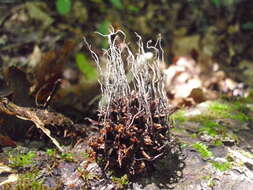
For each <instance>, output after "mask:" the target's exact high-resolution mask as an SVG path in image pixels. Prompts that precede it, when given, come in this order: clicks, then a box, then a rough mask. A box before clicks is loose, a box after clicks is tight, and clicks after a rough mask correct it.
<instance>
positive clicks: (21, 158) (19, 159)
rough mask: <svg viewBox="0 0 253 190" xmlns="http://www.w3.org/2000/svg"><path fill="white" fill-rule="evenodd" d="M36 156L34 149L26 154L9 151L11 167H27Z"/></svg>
mask: <svg viewBox="0 0 253 190" xmlns="http://www.w3.org/2000/svg"><path fill="white" fill-rule="evenodd" d="M35 157H36V153H35V152H34V151H29V152H28V153H26V154H22V153H16V152H9V163H10V166H11V167H25V166H28V165H30V164H32V162H33V159H34V158H35Z"/></svg>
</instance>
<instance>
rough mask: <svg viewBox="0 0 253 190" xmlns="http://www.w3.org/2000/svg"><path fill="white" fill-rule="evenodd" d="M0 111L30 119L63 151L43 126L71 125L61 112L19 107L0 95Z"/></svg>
mask: <svg viewBox="0 0 253 190" xmlns="http://www.w3.org/2000/svg"><path fill="white" fill-rule="evenodd" d="M0 111H1V112H4V113H5V114H8V115H13V116H16V117H17V118H20V119H23V120H29V121H32V122H33V123H34V124H35V126H36V127H37V128H39V129H41V130H42V131H43V133H45V134H46V135H47V136H48V137H49V138H50V139H51V140H52V142H53V143H54V144H55V146H56V147H57V148H58V149H59V150H60V151H61V152H63V148H62V147H61V146H60V144H59V142H58V141H57V140H56V139H55V138H53V137H52V136H51V132H50V130H49V129H48V128H46V127H45V126H47V125H53V126H69V127H72V126H73V122H72V121H71V120H70V119H69V118H66V117H65V116H63V115H62V114H59V113H56V112H52V111H48V110H47V109H37V108H28V107H21V106H18V105H16V104H14V103H13V102H10V101H9V100H8V99H7V98H2V97H0Z"/></svg>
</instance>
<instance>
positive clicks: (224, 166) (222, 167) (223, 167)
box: [211, 161, 232, 172]
mask: <svg viewBox="0 0 253 190" xmlns="http://www.w3.org/2000/svg"><path fill="white" fill-rule="evenodd" d="M211 164H212V166H213V167H215V168H216V169H217V170H219V171H221V172H224V171H227V170H229V169H231V167H232V166H231V163H230V162H217V161H211Z"/></svg>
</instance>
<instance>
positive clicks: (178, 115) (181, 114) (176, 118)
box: [170, 110, 187, 123]
mask: <svg viewBox="0 0 253 190" xmlns="http://www.w3.org/2000/svg"><path fill="white" fill-rule="evenodd" d="M185 113H186V111H185V110H178V111H177V112H175V113H174V114H172V115H171V116H170V119H171V120H172V121H173V122H179V123H183V122H185V121H186V120H187V117H185Z"/></svg>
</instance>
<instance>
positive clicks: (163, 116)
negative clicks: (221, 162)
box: [85, 30, 174, 176]
mask: <svg viewBox="0 0 253 190" xmlns="http://www.w3.org/2000/svg"><path fill="white" fill-rule="evenodd" d="M103 36H104V37H106V38H107V39H108V43H109V48H108V49H107V50H104V57H106V59H107V60H106V63H105V65H103V67H102V66H101V65H100V62H99V58H98V56H97V55H96V54H95V53H94V52H93V51H92V50H91V47H90V45H89V44H88V43H87V42H86V40H85V42H86V44H87V45H88V48H89V50H90V51H91V54H92V56H93V58H94V60H95V62H96V64H97V68H98V72H99V74H100V78H99V83H100V85H101V93H102V98H101V101H100V106H99V110H98V116H99V117H98V118H99V119H98V121H93V124H94V125H96V126H98V127H99V128H100V133H99V136H97V137H92V138H91V139H90V141H89V145H90V146H91V147H92V149H93V151H94V152H93V153H94V155H95V158H96V159H97V160H98V161H99V163H100V164H101V165H102V166H103V168H104V169H110V170H113V171H115V172H116V173H121V174H122V173H123V174H124V173H127V174H129V175H131V176H133V175H135V174H140V173H143V172H145V171H148V170H150V169H153V168H154V162H155V161H156V160H158V159H161V158H163V157H164V156H166V155H168V154H169V152H170V151H171V146H172V144H174V143H173V141H172V140H171V137H170V135H169V129H170V128H171V125H170V123H169V121H168V116H169V114H170V113H171V109H170V107H169V104H168V100H167V97H166V92H165V89H164V82H163V80H164V78H163V74H162V73H161V72H160V69H159V64H160V63H161V62H163V50H162V48H161V38H159V39H158V40H157V41H156V43H155V44H154V45H151V43H152V41H148V42H147V44H146V47H145V49H146V50H148V52H146V51H145V49H144V45H143V42H142V39H141V37H140V36H139V35H138V34H136V36H137V39H138V41H137V45H138V49H137V53H136V54H134V53H133V52H132V51H131V50H130V48H129V46H128V45H127V43H126V41H125V40H126V39H125V38H126V37H125V34H124V33H123V32H122V31H121V30H118V31H114V30H113V31H111V32H110V33H109V34H108V35H103ZM126 68H127V69H126ZM119 171H120V172H119Z"/></svg>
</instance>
